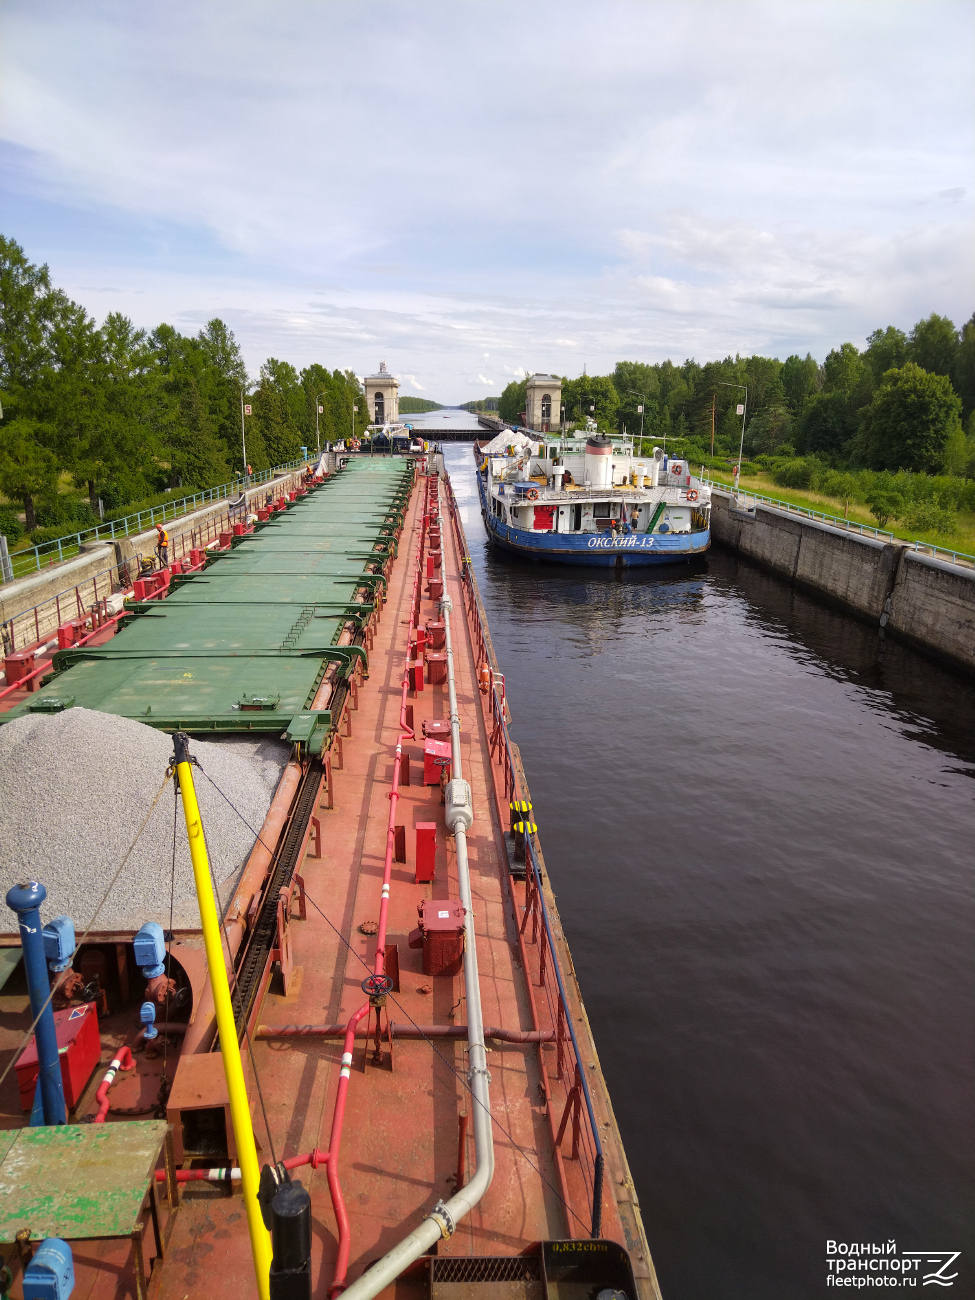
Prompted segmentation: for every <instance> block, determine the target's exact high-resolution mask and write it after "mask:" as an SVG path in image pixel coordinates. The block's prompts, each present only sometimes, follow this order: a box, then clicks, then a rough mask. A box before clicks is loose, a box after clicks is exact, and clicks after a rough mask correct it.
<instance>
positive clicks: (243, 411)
mask: <svg viewBox="0 0 975 1300" xmlns="http://www.w3.org/2000/svg"><path fill="white" fill-rule="evenodd" d="M248 388H250V380H248V381H247V383H246V384H241V386H240V450H241V452H242V453H243V457H244V469H243V477H244V482H245V483H246V482H247V434H246V432H245V430H244V416H245V415H250V413H251V408H250V406H247V407H245V406H244V394H245V393H246V392H247V390H248Z"/></svg>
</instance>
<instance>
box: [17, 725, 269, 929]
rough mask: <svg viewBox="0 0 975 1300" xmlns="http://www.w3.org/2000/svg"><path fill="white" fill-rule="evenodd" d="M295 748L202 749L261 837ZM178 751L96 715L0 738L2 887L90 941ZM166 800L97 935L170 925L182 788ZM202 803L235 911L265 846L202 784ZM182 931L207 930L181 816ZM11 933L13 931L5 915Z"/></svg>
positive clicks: (224, 891)
mask: <svg viewBox="0 0 975 1300" xmlns="http://www.w3.org/2000/svg"><path fill="white" fill-rule="evenodd" d="M289 751H290V747H289V746H288V745H286V744H283V743H282V742H281V741H277V740H266V739H265V740H249V739H247V738H244V737H237V736H232V737H231V736H227V737H222V738H221V739H219V740H217V741H201V740H195V739H194V740H191V742H190V752H191V754H192V755H193V756H194V757H195V758H196V759H197V760H198V762H199V764H200V767H201V768H202V770H203V772H205V773H206V774H207V776H209V777H210V779H211V780H212V781H213V782H214V783H215V784H216V785H217V786H218V787H219V789H220V790H222V791H223V792H224V794H226V796H227V798H228V799H230V800H231V801H232V803H233V804H234V805H235V806H236V807H237V808H239V809H240V811H241V812H242V813H243V815H244V817H245V818H246V819H247V822H248V823H249V824H250V825H251V826H253V827H254V828H255V829H256V830H258V831H259V830H260V828H261V826H262V824H263V822H264V818H265V816H266V815H267V810H268V808H269V807H270V804H271V799H272V798H273V796H274V791H275V789H276V787H277V784H278V781H279V779H280V776H281V773H282V771H283V770H284V767H285V765H286V763H287V761H288V755H289ZM172 752H173V744H172V740H171V739H170V737H169V736H167V735H165V734H164V733H162V732H160V731H156V730H154V728H152V727H147V726H145V725H143V723H141V722H135V721H133V720H132V719H130V718H119V717H115V716H114V715H113V714H109V713H97V712H94V711H93V710H91V709H67V710H66V711H65V712H63V713H56V714H53V715H47V716H45V715H36V716H30V717H24V718H17V719H15V720H14V721H13V722H9V723H7V725H6V726H5V727H0V884H2V890H3V893H4V894H6V892H7V890H8V889H9V888H10V886H11V885H13V884H15V883H16V882H17V881H20V880H26V879H31V880H40V881H41V882H42V883H43V884H44V886H45V887H46V889H47V902H46V903H45V905H44V908H43V910H42V916H43V919H44V920H45V921H46V920H49V919H50V918H51V917H53V916H58V915H62V914H63V915H66V916H70V917H71V919H72V920H73V921H74V923H75V928H76V929H77V931H78V934H79V937H80V935H81V934H82V933H83V932H84V931H85V929H86V928H87V926H88V925H89V923H90V922H91V919H92V916H93V914H94V912H95V908H96V907H97V905H98V902H99V900H100V899H101V896H102V894H103V893H104V891H105V888H106V887H107V885H108V882H109V881H110V880H111V878H112V876H113V875H114V874H115V871H116V870H117V868H118V865H119V863H120V862H121V860H122V858H123V856H124V854H125V851H126V849H127V848H128V847H129V845H130V843H131V842H132V838H133V836H134V835H135V833H136V831H137V830H138V828H139V826H140V825H141V823H142V820H143V818H144V817H145V815H146V813H147V812H148V811H149V807H150V805H151V804H152V801H153V799H154V798H155V795H156V792H157V791H158V789H159V786H160V784H161V782H162V780H163V777H164V775H165V771H166V767H167V766H168V763H169V760H170V757H171V756H172ZM175 784H176V783H175V780H173V781H172V782H171V783H170V786H169V788H168V789H167V790H166V791H165V792H164V794H163V796H162V798H161V799H160V801H159V803H158V804H157V806H156V809H155V811H154V812H153V814H152V817H151V818H150V821H149V824H148V825H147V826H146V829H145V830H144V831H143V833H142V837H141V839H140V840H139V843H138V844H137V845H136V847H135V849H134V851H133V853H132V856H131V857H130V858H129V861H128V864H127V866H126V867H125V869H124V871H123V872H122V874H121V876H120V877H119V880H118V883H117V884H116V886H115V888H114V889H113V890H112V892H111V894H110V895H109V897H108V900H107V902H106V903H105V906H104V907H103V908H102V910H101V912H100V913H99V916H98V920H97V923H96V926H95V928H96V930H99V931H105V930H135V929H137V928H138V927H139V926H140V925H142V923H143V922H144V921H158V922H159V923H160V924H161V925H163V926H168V925H169V918H170V891H171V886H172V884H173V868H172V863H173V806H174V802H177V801H176V800H175V799H174V795H173V788H174V786H175ZM195 784H196V792H197V798H198V800H199V804H200V813H201V816H202V818H203V826H204V829H205V832H206V837H207V845H208V847H209V850H210V859H211V862H212V865H213V872H214V875H215V877H216V879H217V881H218V886H219V891H220V897H221V900H222V902H223V903H224V905H226V903H227V902H228V901H229V898H230V894H231V892H232V890H233V887H234V885H235V884H236V881H237V878H238V876H239V874H240V872H241V870H242V868H243V866H244V863H245V862H246V861H247V857H248V855H249V853H250V851H251V849H252V847H253V845H254V839H255V837H254V835H253V834H252V832H251V831H250V830H249V829H248V828H247V826H245V825H244V823H243V822H242V821H241V819H240V818H239V817H238V816H237V815H236V813H234V812H233V811H232V809H231V808H230V806H229V805H228V804H227V803H226V802H225V801H224V799H222V798H221V796H220V795H219V794H218V793H217V791H216V790H215V789H214V788H213V786H211V785H210V783H209V781H207V780H205V779H204V778H203V777H202V776H201V775H200V774H199V773H197V774H196V781H195ZM173 892H174V895H175V901H174V907H173V921H174V925H175V927H176V928H177V929H199V925H200V914H199V909H198V907H197V903H196V891H195V888H194V884H193V871H192V868H191V866H190V858H189V851H188V849H187V845H186V823H185V821H184V820H183V809H182V805H181V804H179V807H178V816H177V818H176V874H175V889H174V891H173ZM2 911H3V916H2V919H0V931H3V932H10V931H12V930H14V928H15V925H14V917H13V913H12V912H8V911H7V910H6V908H3V909H2Z"/></svg>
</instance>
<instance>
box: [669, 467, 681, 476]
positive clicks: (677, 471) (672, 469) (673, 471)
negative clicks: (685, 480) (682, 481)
mask: <svg viewBox="0 0 975 1300" xmlns="http://www.w3.org/2000/svg"><path fill="white" fill-rule="evenodd" d="M670 472H671V474H676V475H677V477H678V478H680V476H681V475H682V474H683V472H684V467H683V465H671V467H670Z"/></svg>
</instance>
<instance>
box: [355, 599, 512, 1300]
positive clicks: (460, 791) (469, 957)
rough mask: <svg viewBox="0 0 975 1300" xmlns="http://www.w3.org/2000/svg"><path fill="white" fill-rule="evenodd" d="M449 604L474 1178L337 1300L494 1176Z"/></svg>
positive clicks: (444, 1228)
mask: <svg viewBox="0 0 975 1300" xmlns="http://www.w3.org/2000/svg"><path fill="white" fill-rule="evenodd" d="M451 609H452V602H451V600H450V597H449V596H446V597H445V598H444V599H443V600H442V601H441V602H440V612H441V614H442V615H443V621H444V628H445V631H446V637H447V695H448V699H449V705H450V746H451V765H452V766H451V780H450V781H449V782H448V784H447V825H448V827H449V828H450V829H451V831H453V835H454V843H455V845H456V848H457V878H458V880H459V882H460V901H461V903H462V904H463V905H464V907H465V908H466V909H467V910H466V915H465V917H464V991H465V994H466V996H467V1053H468V1072H467V1081H468V1083H469V1085H470V1089H471V1093H472V1094H473V1100H474V1107H473V1109H474V1152H475V1155H476V1157H477V1169H476V1171H475V1173H474V1177H473V1178H472V1179H471V1180H470V1182H469V1183H467V1185H466V1186H465V1187H463V1188H461V1190H460V1191H458V1192H455V1193H454V1195H453V1196H452V1197H451V1198H450V1200H449V1201H447V1203H446V1204H444V1202H443V1201H438V1202H437V1204H436V1205H435V1206H434V1207H433V1209H432V1210H430V1211H429V1212H428V1213H427V1215H426V1216H425V1217H424V1219H423V1222H422V1223H421V1224H420V1226H419V1227H418V1228H414V1230H413V1231H412V1232H411V1233H410V1234H409V1236H408V1237H404V1238H403V1240H402V1241H401V1242H400V1243H399V1245H397V1246H394V1247H393V1249H392V1250H391V1251H389V1252H388V1253H387V1254H386V1255H384V1256H383V1257H382V1259H380V1260H378V1261H377V1262H376V1263H375V1264H373V1265H372V1267H371V1268H369V1269H367V1270H366V1272H365V1273H363V1275H362V1276H361V1277H360V1278H359V1279H358V1280H357V1281H355V1282H353V1283H352V1285H351V1286H349V1287H346V1289H345V1291H344V1292H343V1297H342V1300H372V1297H373V1296H376V1295H378V1294H379V1292H380V1291H382V1290H383V1289H384V1287H387V1286H389V1284H390V1282H392V1281H393V1279H394V1278H397V1277H399V1275H400V1273H402V1272H403V1270H404V1269H405V1268H407V1267H408V1266H409V1265H410V1264H412V1263H413V1262H414V1260H417V1259H419V1258H420V1256H421V1255H423V1254H425V1253H426V1252H427V1251H428V1250H429V1249H430V1247H431V1246H432V1245H433V1244H434V1242H436V1241H439V1240H440V1239H441V1238H442V1237H450V1236H452V1235H453V1232H454V1229H455V1228H456V1226H457V1224H458V1223H459V1222H460V1221H461V1219H462V1218H464V1216H465V1215H467V1214H470V1212H471V1210H473V1208H474V1206H475V1205H477V1203H478V1201H480V1199H481V1197H482V1196H483V1195H484V1193H485V1192H486V1191H487V1189H488V1188H489V1187H490V1186H491V1179H492V1178H493V1177H494V1134H493V1132H492V1129H491V1097H490V1089H489V1086H488V1085H489V1083H490V1078H491V1076H490V1075H489V1074H488V1069H487V1052H486V1051H485V1048H484V1018H483V1012H482V1010H481V986H480V983H479V981H478V974H477V947H476V944H475V938H474V904H473V900H472V898H471V877H470V871H469V869H468V865H467V831H468V828H469V827H470V825H471V824H472V822H473V819H474V818H473V811H472V809H471V793H470V786H468V784H467V782H466V781H465V780H464V779H463V776H462V774H461V760H460V714H459V713H458V712H457V692H456V690H455V689H454V652H453V650H452V648H451V643H450V612H451Z"/></svg>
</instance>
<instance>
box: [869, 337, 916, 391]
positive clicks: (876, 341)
mask: <svg viewBox="0 0 975 1300" xmlns="http://www.w3.org/2000/svg"><path fill="white" fill-rule="evenodd" d="M863 358H864V360H865V361H866V363H867V365H868V366H869V367H870V373H871V374H872V375H873V382H874V384H875V385H876V384H879V383H880V381H881V379H883V377H884V375H885V374H886V373H887V371H888V370H896V369H897V368H898V367H899V366H902V365H903V364H904V362H905V361H906V360H907V335H906V334H905V333H904V331H903V330H899V329H897V328H896V327H895V326H893V325H888V326H887V328H886V329H885V330H874V332H873V333H872V334H870V335H868V336H867V350H866V352H864V354H863Z"/></svg>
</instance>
